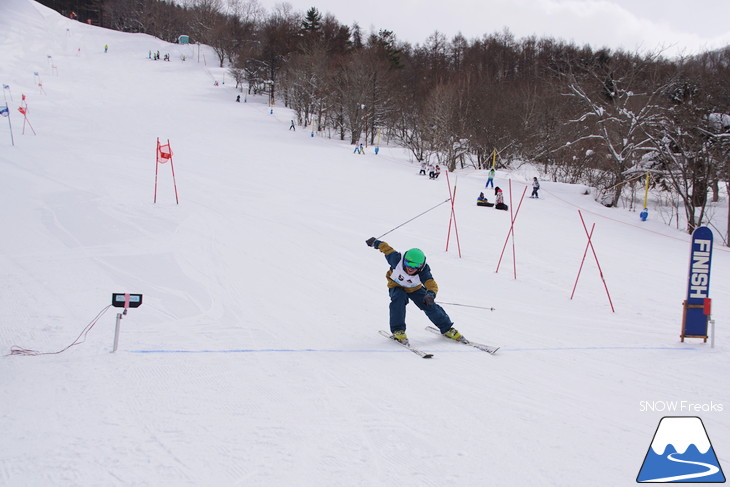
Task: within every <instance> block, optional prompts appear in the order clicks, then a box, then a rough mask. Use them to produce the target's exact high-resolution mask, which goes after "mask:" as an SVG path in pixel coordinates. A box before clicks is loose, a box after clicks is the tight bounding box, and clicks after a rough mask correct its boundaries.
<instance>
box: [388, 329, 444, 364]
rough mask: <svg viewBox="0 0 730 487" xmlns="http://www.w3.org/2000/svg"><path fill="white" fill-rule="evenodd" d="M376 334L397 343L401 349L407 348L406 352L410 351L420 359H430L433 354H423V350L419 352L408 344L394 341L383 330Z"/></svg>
mask: <svg viewBox="0 0 730 487" xmlns="http://www.w3.org/2000/svg"><path fill="white" fill-rule="evenodd" d="M378 333H380V334H381V335H383V336H384V337H385V338H389V339H391V340H393V341H394V342H395V343H397V344H398V345H400V346H401V347H403V348H407V349H408V350H410V351H411V352H413V353H415V354H416V355H418V356H419V357H421V358H431V357H433V354H432V353H427V352H424V351H423V350H419V349H417V348H414V347H412V346H411V345H410V344H409V345H406V344H405V343H401V342H399V341H398V340H396V339H395V338H393V335H392V334H391V333H388V332H387V331H385V330H379V331H378Z"/></svg>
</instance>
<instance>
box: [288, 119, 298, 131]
mask: <svg viewBox="0 0 730 487" xmlns="http://www.w3.org/2000/svg"><path fill="white" fill-rule="evenodd" d="M289 130H293V131H294V132H296V131H297V128H296V126H295V125H294V120H292V121H291V125H289Z"/></svg>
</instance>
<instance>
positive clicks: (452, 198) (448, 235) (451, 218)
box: [446, 169, 461, 258]
mask: <svg viewBox="0 0 730 487" xmlns="http://www.w3.org/2000/svg"><path fill="white" fill-rule="evenodd" d="M446 185H447V186H448V187H449V199H450V200H451V215H450V216H449V231H448V233H447V235H446V252H448V251H449V239H450V238H451V221H452V220H453V221H454V233H455V235H456V246H457V248H458V249H459V258H461V243H460V242H459V228H458V227H457V226H456V212H455V211H454V201H455V200H456V184H454V192H453V194H452V193H451V182H450V181H449V170H448V169H447V170H446Z"/></svg>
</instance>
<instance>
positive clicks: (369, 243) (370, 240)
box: [365, 237, 376, 247]
mask: <svg viewBox="0 0 730 487" xmlns="http://www.w3.org/2000/svg"><path fill="white" fill-rule="evenodd" d="M375 240H376V239H375V237H370V238H369V239H367V240H365V243H366V244H368V247H372V246H373V244H374V243H375Z"/></svg>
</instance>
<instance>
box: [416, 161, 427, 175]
mask: <svg viewBox="0 0 730 487" xmlns="http://www.w3.org/2000/svg"><path fill="white" fill-rule="evenodd" d="M427 167H428V163H427V162H426V161H423V162H422V163H421V170H420V171H418V175H419V176H420V175H421V174H423V175H424V176H425V175H426V168H427Z"/></svg>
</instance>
